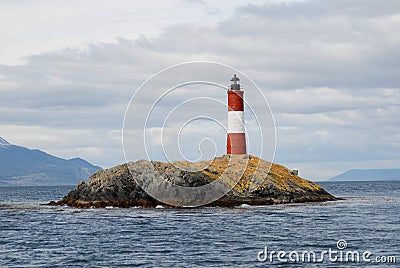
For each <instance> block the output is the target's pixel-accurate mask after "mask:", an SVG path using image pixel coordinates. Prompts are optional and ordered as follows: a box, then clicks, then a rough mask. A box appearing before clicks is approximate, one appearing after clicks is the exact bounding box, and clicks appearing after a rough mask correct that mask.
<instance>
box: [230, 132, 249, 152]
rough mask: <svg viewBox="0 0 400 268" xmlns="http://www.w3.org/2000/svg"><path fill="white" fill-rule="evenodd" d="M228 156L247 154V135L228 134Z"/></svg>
mask: <svg viewBox="0 0 400 268" xmlns="http://www.w3.org/2000/svg"><path fill="white" fill-rule="evenodd" d="M226 153H227V154H246V153H247V152H246V135H245V133H228V135H227V142H226Z"/></svg>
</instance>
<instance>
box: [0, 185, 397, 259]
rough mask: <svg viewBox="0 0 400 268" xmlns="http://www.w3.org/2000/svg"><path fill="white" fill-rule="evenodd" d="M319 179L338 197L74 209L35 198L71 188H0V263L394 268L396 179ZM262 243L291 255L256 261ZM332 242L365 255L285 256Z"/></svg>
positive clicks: (330, 246) (54, 195)
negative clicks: (263, 203)
mask: <svg viewBox="0 0 400 268" xmlns="http://www.w3.org/2000/svg"><path fill="white" fill-rule="evenodd" d="M320 185H322V186H323V187H324V188H325V189H326V190H327V191H328V192H330V193H332V194H333V195H336V196H338V197H343V198H344V200H340V201H335V202H322V203H306V204H289V205H273V206H256V207H250V206H241V207H237V208H196V209H166V208H156V209H142V208H129V209H121V208H106V209H76V208H70V207H57V206H55V207H54V206H43V205H41V204H43V203H47V202H49V201H50V200H59V199H60V198H62V197H63V196H64V195H65V194H67V193H68V191H69V190H71V189H72V188H73V187H71V186H70V187H67V186H58V187H57V186H52V187H3V188H0V267H120V266H126V267H134V266H142V267H254V266H255V267H268V266H271V265H273V266H277V267H280V266H284V267H359V266H373V267H399V266H400V264H399V263H400V217H399V216H400V182H325V183H320ZM338 240H345V241H346V243H347V248H344V249H341V250H339V249H338V247H337V242H338ZM342 242H343V241H342ZM265 247H267V253H270V252H271V251H276V252H277V251H285V252H286V253H287V254H286V260H287V261H289V262H287V263H283V262H281V261H279V260H278V258H277V256H276V255H273V259H272V262H271V261H270V260H269V259H267V260H266V261H265V262H260V261H259V260H258V257H261V260H262V257H263V256H264V255H263V254H264V253H263V252H262V251H265ZM329 249H332V250H336V251H338V252H340V251H342V252H344V253H346V252H347V251H358V252H360V253H363V252H365V251H369V252H371V253H372V255H371V256H370V257H369V259H370V260H371V262H370V263H368V262H363V261H362V260H361V262H360V263H355V262H344V261H345V260H343V261H342V262H339V261H336V262H334V261H330V260H329V259H327V258H325V259H324V261H323V262H322V263H312V262H302V261H301V260H300V261H299V262H297V263H293V262H291V261H290V259H288V254H289V253H290V252H292V251H298V252H299V253H301V252H302V251H314V252H317V253H320V252H321V251H324V250H326V251H328V250H329ZM260 251H261V255H260V254H259V252H260ZM292 256H295V255H292ZM390 256H394V257H395V260H396V263H395V264H389V263H387V264H382V263H376V259H375V258H376V257H390ZM318 257H319V256H318ZM381 259H382V258H381ZM387 259H388V258H387ZM283 260H285V259H283Z"/></svg>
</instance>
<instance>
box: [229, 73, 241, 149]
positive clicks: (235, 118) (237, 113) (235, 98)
mask: <svg viewBox="0 0 400 268" xmlns="http://www.w3.org/2000/svg"><path fill="white" fill-rule="evenodd" d="M239 81H240V79H239V78H237V77H236V74H235V75H234V76H233V78H232V79H231V82H232V83H231V86H230V88H229V89H228V91H227V93H228V135H227V142H226V153H227V154H246V134H245V128H244V102H243V90H241V89H240V83H239Z"/></svg>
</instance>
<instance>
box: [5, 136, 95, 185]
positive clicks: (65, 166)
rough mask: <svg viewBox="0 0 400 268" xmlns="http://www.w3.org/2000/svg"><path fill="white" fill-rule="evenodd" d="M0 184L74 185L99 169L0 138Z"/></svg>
mask: <svg viewBox="0 0 400 268" xmlns="http://www.w3.org/2000/svg"><path fill="white" fill-rule="evenodd" d="M0 159H1V161H0V185H1V186H39V185H41V186H42V185H43V186H47V185H75V184H76V183H77V182H79V181H80V180H86V179H87V178H88V177H89V176H90V175H91V174H92V173H93V172H95V171H97V170H99V169H101V167H98V166H94V165H92V164H91V163H89V162H88V161H86V160H84V159H82V158H78V157H76V158H72V159H63V158H61V157H57V156H53V155H51V154H49V153H46V152H44V151H41V150H39V149H29V148H26V147H22V146H18V145H14V144H10V143H9V142H7V141H6V140H5V139H4V138H1V137H0Z"/></svg>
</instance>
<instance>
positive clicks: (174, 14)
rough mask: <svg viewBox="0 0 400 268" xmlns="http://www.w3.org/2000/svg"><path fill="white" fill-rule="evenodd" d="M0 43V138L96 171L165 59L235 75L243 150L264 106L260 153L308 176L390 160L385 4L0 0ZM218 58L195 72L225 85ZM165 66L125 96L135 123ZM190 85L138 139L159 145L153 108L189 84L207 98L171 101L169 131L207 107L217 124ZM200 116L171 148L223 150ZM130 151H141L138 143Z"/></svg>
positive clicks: (391, 75)
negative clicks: (241, 97)
mask: <svg viewBox="0 0 400 268" xmlns="http://www.w3.org/2000/svg"><path fill="white" fill-rule="evenodd" d="M0 44H1V48H2V49H0V115H1V117H0V137H2V138H4V139H6V140H7V141H9V142H10V143H13V144H18V145H21V146H25V147H29V148H37V149H41V150H44V151H46V152H48V153H51V154H54V155H56V156H59V157H63V158H73V157H82V158H84V159H86V160H88V161H89V162H91V163H93V164H96V165H100V166H102V167H104V168H107V167H111V166H114V165H117V164H121V163H123V162H124V161H125V160H124V154H123V149H122V141H121V136H122V132H123V131H122V123H123V120H124V115H125V111H126V109H127V106H128V104H129V102H130V100H131V98H132V96H133V94H134V93H135V92H136V90H137V89H138V88H139V86H140V85H141V84H142V83H143V82H144V81H145V80H146V79H148V78H149V77H150V76H151V75H153V74H155V73H157V72H159V71H161V70H163V69H164V68H167V67H169V66H171V65H176V64H180V63H183V62H190V61H207V62H217V63H221V64H225V65H228V66H232V67H234V68H235V69H236V70H238V71H240V74H241V76H240V78H241V79H242V86H243V88H244V90H245V98H246V101H248V107H247V108H246V111H245V112H246V123H247V126H248V129H247V131H248V137H251V142H250V143H251V144H250V145H251V149H250V152H249V153H253V154H257V153H258V149H259V148H260V146H261V145H260V142H261V140H260V139H258V140H257V138H256V137H257V135H258V131H259V130H257V128H256V127H255V126H256V125H255V122H256V121H255V120H254V118H252V115H251V113H250V108H254V109H256V110H257V109H263V108H266V107H268V106H267V105H268V104H269V105H270V109H271V111H272V116H273V118H274V122H272V119H271V117H268V116H266V117H265V119H262V118H261V119H262V120H261V121H260V125H261V126H262V127H266V128H267V130H266V131H265V132H264V133H263V136H262V141H263V142H265V144H266V147H265V149H266V152H264V153H265V158H266V160H271V159H269V158H272V157H274V158H273V160H274V161H275V162H277V163H280V164H283V165H285V166H288V167H289V168H292V169H299V170H300V176H302V177H305V178H309V179H312V180H325V179H328V178H330V177H333V176H335V175H337V174H339V173H341V172H344V171H346V170H348V169H353V168H399V167H400V109H399V107H400V89H399V85H400V2H399V1H398V0H385V1H376V0H364V1H348V0H332V1H324V0H308V1H307V0H303V1H284V0H274V1H272V0H270V1H206V0H205V1H195V0H171V1H145V2H143V1H122V0H116V1H99V0H92V1H90V0H87V1H71V0H69V1H63V0H59V1H50V0H38V1H25V0H17V1H15V0H14V1H8V0H5V1H1V3H0ZM218 66H219V67H221V65H217V67H216V68H215V69H214V68H203V69H201V70H198V71H196V76H195V77H196V78H198V77H199V78H203V77H204V79H202V80H207V79H208V80H212V81H218V83H221V84H223V85H229V80H230V78H231V76H232V74H233V71H232V72H230V69H229V68H228V70H227V69H224V70H222V69H220V68H219V67H218ZM217 69H218V70H217ZM164 74H165V75H164V76H161V77H159V81H158V84H157V85H156V84H154V85H153V86H154V87H153V88H151V87H148V89H147V91H145V95H143V97H142V99H141V100H140V102H139V104H137V103H136V104H135V105H136V106H134V109H136V110H135V114H136V115H138V116H139V117H142V118H144V117H145V116H146V115H147V112H148V110H149V107H151V106H152V105H153V104H154V99H157V96H159V93H160V91H157V90H156V88H157V86H160V85H162V84H163V83H166V84H168V83H170V82H173V81H175V80H174V79H173V78H174V75H169V74H171V73H168V72H166V73H164ZM217 74H218V77H217ZM185 75H187V73H185ZM185 75H183V76H181V78H182V79H183V78H184V77H185V78H193V77H190V76H185ZM244 75H246V76H248V77H249V78H251V80H252V81H254V82H255V84H256V85H257V86H258V87H259V89H260V92H257V90H256V88H255V87H254V85H253V84H251V81H250V80H248V79H247V78H246V77H245V76H244ZM177 76H179V75H177ZM177 76H176V77H177ZM176 77H175V78H176ZM169 79H172V80H169ZM183 80H184V79H183ZM224 81H226V82H224ZM175 82H176V81H175ZM197 86H198V88H195V86H193V87H190V86H189V87H186V88H185V89H182V90H181V91H179V90H178V91H176V92H174V93H173V94H172V95H170V96H169V97H173V96H176V98H170V99H165V101H164V102H160V105H159V107H158V108H159V109H158V110H157V109H156V112H157V113H155V116H154V118H153V119H152V120H153V121H152V122H150V123H151V124H149V126H148V127H149V131H148V132H146V133H150V134H149V135H152V134H154V133H156V134H154V135H155V137H156V138H154V137H151V139H148V141H150V142H151V141H154V143H157V142H160V141H159V139H158V140H157V137H159V132H157V131H159V130H160V128H161V127H162V126H163V125H162V121H163V120H164V119H165V118H166V117H165V115H166V114H167V113H168V112H169V111H172V110H173V108H174V107H176V105H177V102H176V101H177V100H181V101H185V98H188V99H190V98H193V97H196V96H197V97H199V96H200V97H201V96H203V95H201V94H200V93H198V92H202V94H203V93H204V94H205V95H204V96H206V95H207V94H209V95H207V96H211V97H212V98H213V100H216V102H212V103H211V102H210V103H209V104H207V105H208V106H207V107H208V108H207V109H204V107H205V106H204V105H206V104H204V105H201V101H204V100H201V99H200V100H197V101H199V103H196V102H195V103H193V105H190V107H186V110H185V109H184V108H185V107H184V106H182V107H180V108H181V112H180V113H174V114H175V116H174V120H175V121H174V122H172V123H170V125H169V127H170V128H168V130H169V129H175V130H176V128H180V127H182V124H183V122H186V120H188V116H189V115H192V116H196V115H197V116H204V115H205V114H207V113H210V114H212V115H213V116H215V117H216V118H217V119H218V120H220V122H221V123H222V125H224V124H225V125H226V117H227V115H226V111H225V110H224V109H225V108H223V107H224V106H223V102H224V101H226V100H225V98H226V95H225V94H226V93H225V92H224V90H221V89H219V90H217V89H215V88H211V87H209V86H206V85H197ZM191 92H192V93H191ZM193 92H196V93H193ZM207 92H208V93H207ZM206 93H207V94H206ZM174 94H175V95H174ZM196 94H198V95H196ZM257 94H262V95H263V96H264V97H265V98H266V100H267V102H265V100H263V99H262V98H261V97H259V96H261V95H257ZM204 96H203V97H204ZM218 101H219V102H218ZM221 107H222V108H221ZM128 110H129V109H128ZM205 110H207V112H205ZM188 111H190V112H188ZM183 115H184V116H183ZM185 116H186V117H185ZM164 117H165V118H164ZM159 119H163V120H159ZM139 121H140V120H137V121H135V118H133V119H132V120H130V121H129V122H133V123H132V124H130V125H129V127H130V129H129V130H130V131H133V132H135V131H137V132H138V133H139V132H143V125H141V124H140V123H139ZM205 123H207V122H199V123H198V124H192V125H190V127H188V128H186V130H185V131H186V132H185V131H184V132H185V133H186V134H187V135H186V136H185V135H183V136H182V140H181V141H180V142H181V144H180V145H181V147H182V148H181V149H182V151H183V152H185V153H186V154H188V155H190V157H189V158H190V159H192V158H196V154H193V152H198V149H199V148H198V146H199V143H201V141H202V139H204V138H209V139H212V140H213V141H211V143H210V141H209V140H206V142H203V143H201V146H203V145H204V146H205V147H204V148H208V147H210V148H211V149H210V150H215V152H216V153H217V154H222V153H223V152H224V150H225V133H224V132H223V128H222V129H221V126H218V124H211V123H210V122H209V123H207V124H206V125H204V124H205ZM272 123H274V124H275V126H276V136H274V135H275V133H274V132H273V131H271V124H272ZM167 133H169V132H168V131H166V134H165V135H164V136H165V137H166V138H165V140H164V142H165V143H166V144H169V145H171V144H173V143H174V141H175V140H174V139H170V140H168V135H167ZM182 133H183V132H182ZM193 133H194V134H193ZM175 134H176V133H175ZM152 139H154V140H152ZM213 142H214V143H213ZM275 142H276V151H274V146H273V145H274V144H275ZM153 145H154V144H153ZM201 146H200V147H201ZM207 146H208V147H207ZM150 147H151V146H150ZM131 148H132V147H131ZM204 148H203V149H204ZM200 149H201V148H200ZM152 153H153V154H152V157H154V159H157V158H160V157H161V156H160V155H159V152H157V151H156V150H154V151H152ZM131 154H132V157H131V158H132V159H131V160H138V159H145V158H146V155H145V154H144V151H141V150H137V151H135V150H134V149H132V151H131ZM173 155H174V154H173ZM205 155H207V154H205ZM262 156H264V155H262ZM174 157H175V158H177V159H178V158H179V157H178V156H175V155H174ZM133 158H137V159H133Z"/></svg>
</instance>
